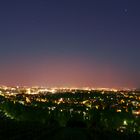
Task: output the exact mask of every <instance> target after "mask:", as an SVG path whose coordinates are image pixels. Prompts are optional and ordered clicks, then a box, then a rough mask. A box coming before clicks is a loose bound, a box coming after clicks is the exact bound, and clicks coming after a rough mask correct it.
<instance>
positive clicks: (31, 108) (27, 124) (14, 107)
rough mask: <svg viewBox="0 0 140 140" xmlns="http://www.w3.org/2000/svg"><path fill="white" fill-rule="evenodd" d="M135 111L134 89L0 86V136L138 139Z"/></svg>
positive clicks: (138, 108) (138, 101) (139, 101)
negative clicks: (49, 89) (31, 89)
mask: <svg viewBox="0 0 140 140" xmlns="http://www.w3.org/2000/svg"><path fill="white" fill-rule="evenodd" d="M41 90H42V89H41ZM37 91H38V89H35V91H34V92H37ZM139 115H140V94H139V93H137V92H134V91H132V92H131V91H129V92H125V91H117V92H116V91H115V92H113V91H110V92H109V91H84V90H72V91H67V90H66V91H59V92H58V91H57V92H56V93H51V92H50V93H48V92H43V93H38V94H27V93H26V89H25V90H23V89H21V90H19V89H18V90H17V89H15V90H13V89H12V90H11V89H8V90H4V89H1V95H0V140H21V139H24V140H77V139H79V140H112V139H113V140H138V139H139V138H140V116H139Z"/></svg>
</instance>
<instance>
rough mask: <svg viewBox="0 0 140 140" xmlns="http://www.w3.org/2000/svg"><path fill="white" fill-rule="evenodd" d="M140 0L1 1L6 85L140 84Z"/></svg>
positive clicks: (1, 67)
mask: <svg viewBox="0 0 140 140" xmlns="http://www.w3.org/2000/svg"><path fill="white" fill-rule="evenodd" d="M139 6H140V1H137V0H108V1H104V0H67V1H66V0H59V1H58V0H53V1H52V0H47V1H46V0H24V1H19V0H12V1H11V0H4V1H0V19H1V22H0V85H8V86H17V85H19V86H45V87H95V88H96V87H101V88H102V87H103V88H125V87H126V88H139V87H140V61H139V60H140V55H139V52H140V39H139V37H140V26H139V25H140V18H139V17H140V8H139Z"/></svg>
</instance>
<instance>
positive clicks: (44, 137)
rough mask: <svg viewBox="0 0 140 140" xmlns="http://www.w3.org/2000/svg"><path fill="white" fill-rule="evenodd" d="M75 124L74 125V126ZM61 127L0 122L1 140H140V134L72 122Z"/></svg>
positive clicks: (53, 122)
mask: <svg viewBox="0 0 140 140" xmlns="http://www.w3.org/2000/svg"><path fill="white" fill-rule="evenodd" d="M73 123H74V124H73ZM68 125H69V126H67V127H60V126H59V125H58V123H57V122H55V121H52V120H51V121H50V122H49V123H48V124H40V123H35V122H34V123H33V122H20V123H17V122H14V121H0V139H1V140H20V139H25V140H77V139H80V140H112V139H113V140H138V139H139V136H140V135H139V134H137V133H135V134H127V133H125V134H124V133H118V132H115V131H114V132H113V131H112V132H110V131H104V130H102V129H99V128H94V127H93V128H87V127H86V126H84V125H83V124H82V122H74V121H73V122H71V124H68Z"/></svg>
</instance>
